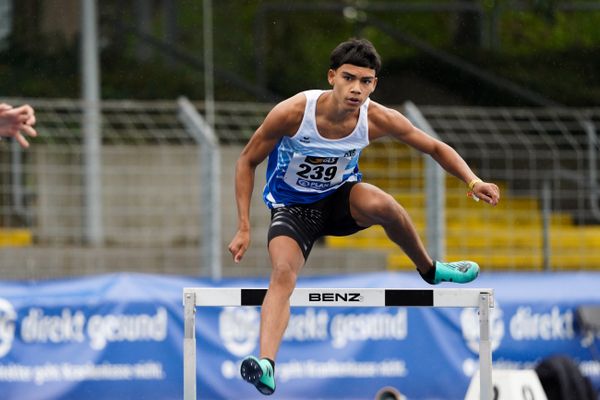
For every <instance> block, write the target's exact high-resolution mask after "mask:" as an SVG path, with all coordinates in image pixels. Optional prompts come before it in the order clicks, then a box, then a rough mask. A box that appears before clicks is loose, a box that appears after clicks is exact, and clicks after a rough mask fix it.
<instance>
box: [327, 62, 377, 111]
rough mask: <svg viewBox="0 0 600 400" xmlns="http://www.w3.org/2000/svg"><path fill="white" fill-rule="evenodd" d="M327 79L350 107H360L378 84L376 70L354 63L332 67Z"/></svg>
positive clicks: (337, 95)
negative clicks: (336, 67) (334, 68)
mask: <svg viewBox="0 0 600 400" xmlns="http://www.w3.org/2000/svg"><path fill="white" fill-rule="evenodd" d="M327 79H328V81H329V84H330V85H331V86H333V91H334V94H335V96H336V97H337V98H338V99H339V100H341V101H342V102H343V104H344V105H345V106H347V107H349V108H358V107H360V106H361V105H362V104H363V103H364V102H365V100H366V99H367V97H369V96H370V95H371V93H373V91H374V90H375V87H376V86H377V77H376V76H375V70H373V69H371V68H366V67H358V66H356V65H352V64H343V65H341V66H340V67H339V68H338V69H336V70H333V69H330V70H329V72H328V73H327Z"/></svg>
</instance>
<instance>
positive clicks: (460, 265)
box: [421, 261, 479, 285]
mask: <svg viewBox="0 0 600 400" xmlns="http://www.w3.org/2000/svg"><path fill="white" fill-rule="evenodd" d="M434 268H435V270H434V271H432V270H429V271H427V273H425V274H421V277H422V278H423V280H425V282H427V283H429V284H431V285H437V284H438V283H441V282H455V283H469V282H471V281H473V280H475V278H477V276H478V275H479V265H477V263H475V262H473V261H455V262H451V263H444V262H440V261H435V262H434Z"/></svg>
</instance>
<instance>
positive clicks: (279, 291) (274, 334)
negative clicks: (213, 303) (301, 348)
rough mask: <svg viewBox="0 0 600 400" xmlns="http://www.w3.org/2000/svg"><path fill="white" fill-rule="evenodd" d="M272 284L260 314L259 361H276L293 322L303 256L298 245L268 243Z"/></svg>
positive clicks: (281, 239)
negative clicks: (293, 298)
mask: <svg viewBox="0 0 600 400" xmlns="http://www.w3.org/2000/svg"><path fill="white" fill-rule="evenodd" d="M269 256H270V258H271V266H272V272H271V281H270V282H269V290H267V295H266V296H265V300H264V301H263V304H262V309H261V313H260V357H261V358H263V357H266V358H270V359H271V360H275V357H276V355H277V351H278V350H279V345H280V344H281V340H282V339H283V334H284V333H285V329H286V328H287V324H288V321H289V319H290V296H291V295H292V291H293V290H294V288H295V287H296V279H297V277H298V273H299V272H300V270H301V269H302V266H303V265H304V256H303V255H302V251H301V250H300V247H299V246H298V243H296V241H295V240H294V239H292V238H290V237H288V236H277V237H275V238H273V239H271V241H270V242H269Z"/></svg>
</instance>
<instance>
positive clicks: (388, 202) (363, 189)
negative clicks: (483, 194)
mask: <svg viewBox="0 0 600 400" xmlns="http://www.w3.org/2000/svg"><path fill="white" fill-rule="evenodd" d="M350 213H351V214H352V217H353V218H354V220H355V221H356V223H357V224H358V225H360V226H363V227H368V226H371V225H381V226H382V227H383V229H384V230H385V233H386V234H387V235H388V237H389V238H390V239H391V240H392V241H393V242H394V243H396V244H397V245H398V246H400V248H402V250H403V251H404V252H405V253H406V255H407V256H408V257H409V258H410V259H411V260H412V262H413V263H414V264H415V266H416V267H417V269H418V270H419V272H421V273H425V272H427V271H428V270H429V269H430V268H431V266H432V264H433V260H432V258H431V257H430V256H429V254H428V253H427V250H425V246H424V245H423V242H422V241H421V238H420V237H419V235H418V233H417V230H416V229H415V226H414V224H413V222H412V220H411V219H410V216H409V215H408V213H407V212H406V210H405V209H404V207H402V206H401V205H400V204H398V202H397V201H396V200H395V199H394V198H393V197H392V196H391V195H389V194H388V193H386V192H384V191H383V190H381V189H379V188H378V187H376V186H373V185H370V184H368V183H364V182H361V183H358V184H356V185H354V187H352V190H351V191H350Z"/></svg>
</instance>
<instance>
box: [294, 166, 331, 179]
mask: <svg viewBox="0 0 600 400" xmlns="http://www.w3.org/2000/svg"><path fill="white" fill-rule="evenodd" d="M336 172H337V167H336V166H331V167H327V168H325V167H324V166H322V165H317V166H316V167H311V166H310V165H308V164H300V171H298V176H301V177H302V178H304V179H317V180H318V179H323V180H325V181H330V180H332V179H333V178H335V173H336Z"/></svg>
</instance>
